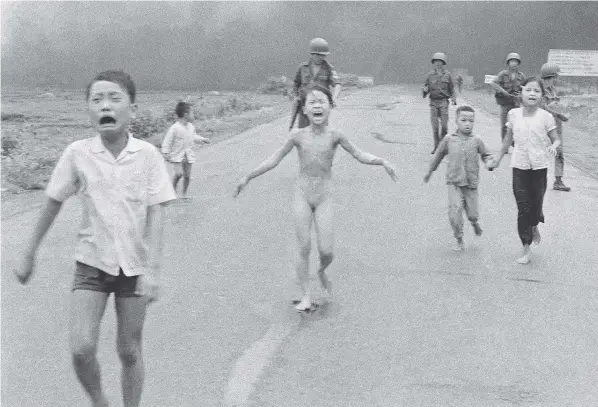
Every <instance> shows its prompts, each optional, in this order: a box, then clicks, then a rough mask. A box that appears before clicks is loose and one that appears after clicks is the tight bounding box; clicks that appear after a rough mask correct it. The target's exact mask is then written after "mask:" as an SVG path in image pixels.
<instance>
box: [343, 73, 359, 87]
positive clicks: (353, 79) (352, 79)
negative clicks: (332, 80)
mask: <svg viewBox="0 0 598 407" xmlns="http://www.w3.org/2000/svg"><path fill="white" fill-rule="evenodd" d="M338 80H339V83H340V85H341V86H342V87H343V88H348V87H352V86H353V87H358V86H359V76H357V75H355V74H352V73H339V74H338Z"/></svg>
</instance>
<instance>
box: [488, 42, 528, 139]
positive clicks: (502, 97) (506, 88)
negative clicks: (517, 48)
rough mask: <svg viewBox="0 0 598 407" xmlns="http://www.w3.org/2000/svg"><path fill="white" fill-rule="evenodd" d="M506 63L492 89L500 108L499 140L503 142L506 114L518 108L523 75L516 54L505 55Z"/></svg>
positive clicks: (505, 130) (519, 60)
mask: <svg viewBox="0 0 598 407" xmlns="http://www.w3.org/2000/svg"><path fill="white" fill-rule="evenodd" d="M506 63H507V66H508V68H507V69H505V70H502V71H500V72H499V73H498V75H497V76H496V78H495V79H494V81H493V82H492V87H493V88H494V90H495V91H496V93H495V95H494V97H495V99H496V103H498V104H499V106H500V138H501V140H503V139H504V138H505V135H506V134H507V127H506V124H507V114H508V113H509V110H511V109H513V108H515V107H519V95H520V93H521V82H523V81H524V80H525V75H524V74H523V72H521V71H520V70H519V66H520V65H521V56H520V55H519V54H518V53H516V52H511V53H510V54H509V55H507V59H506Z"/></svg>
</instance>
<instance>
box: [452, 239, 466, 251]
mask: <svg viewBox="0 0 598 407" xmlns="http://www.w3.org/2000/svg"><path fill="white" fill-rule="evenodd" d="M461 250H465V245H464V244H463V239H462V238H459V239H457V243H455V246H454V247H453V251H455V252H460V251H461Z"/></svg>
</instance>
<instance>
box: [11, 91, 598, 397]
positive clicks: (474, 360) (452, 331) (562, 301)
mask: <svg viewBox="0 0 598 407" xmlns="http://www.w3.org/2000/svg"><path fill="white" fill-rule="evenodd" d="M393 101H399V103H396V104H394V105H392V106H393V109H391V110H381V109H376V108H375V106H376V105H377V104H380V103H388V102H393ZM453 111H454V109H452V111H451V120H452V112H453ZM332 123H333V124H334V125H335V127H337V128H339V129H341V130H343V131H344V132H345V133H346V134H347V135H348V136H349V137H350V138H351V139H353V140H354V141H355V142H356V143H357V144H358V145H360V146H361V147H363V148H364V149H365V150H367V151H370V152H372V153H374V154H378V155H381V156H385V157H387V158H389V159H390V160H392V161H393V162H394V163H395V164H396V166H397V169H398V172H399V174H400V178H401V180H400V182H399V183H398V184H393V183H392V182H391V181H390V179H389V178H388V176H387V175H386V173H385V172H384V171H383V170H382V169H381V168H380V167H368V166H363V165H361V164H359V163H358V162H356V161H354V160H353V159H352V158H351V157H350V156H349V155H348V154H346V153H344V152H342V151H339V154H338V156H337V159H336V162H335V167H334V170H335V191H334V194H335V197H336V204H335V210H336V214H335V218H336V225H337V226H336V247H335V251H336V256H337V257H336V259H335V262H334V263H333V264H332V266H331V268H330V274H331V277H332V279H333V281H334V283H335V295H336V297H335V302H334V303H333V304H332V305H330V306H329V307H328V308H326V309H324V310H322V311H320V312H318V313H315V314H312V315H309V316H306V317H300V316H298V315H296V314H295V313H294V312H292V311H291V309H290V305H289V299H291V298H293V297H294V296H296V294H297V292H296V287H295V285H294V271H293V259H294V256H295V242H294V234H293V230H292V217H291V215H292V206H291V202H292V201H291V198H292V180H293V177H294V174H295V171H296V158H295V155H292V156H289V157H288V158H287V159H286V160H285V161H283V162H282V163H281V164H280V166H279V167H278V168H276V169H275V170H274V171H272V172H271V173H269V174H266V175H264V176H263V177H261V178H258V179H257V180H254V181H253V182H252V183H251V184H250V185H249V187H248V188H247V189H246V191H244V193H243V195H241V196H240V197H239V198H238V199H237V200H233V199H232V198H231V193H232V190H233V188H234V184H235V180H236V179H237V178H238V177H239V176H240V175H241V174H242V173H244V172H245V171H247V170H249V169H251V168H252V167H254V166H255V165H257V164H258V163H259V162H260V161H261V160H262V159H264V158H265V157H267V156H268V155H269V154H270V153H271V152H273V151H274V150H275V149H276V148H277V147H278V146H279V145H281V144H282V143H283V141H284V139H285V137H287V132H286V131H285V128H286V126H287V119H281V120H278V121H275V122H273V123H271V124H267V125H263V126H259V127H257V128H255V129H252V130H250V131H248V132H246V133H244V134H242V135H240V136H238V137H236V138H234V139H231V140H228V141H226V142H223V143H220V144H218V145H215V146H212V147H208V148H204V149H201V150H200V151H199V154H198V158H199V159H198V163H201V164H198V165H196V167H195V174H194V176H195V179H194V183H193V186H192V188H193V195H194V196H195V199H194V200H193V201H192V202H191V203H189V204H177V205H174V206H172V208H171V217H170V218H171V222H170V225H169V227H168V229H167V233H166V241H167V247H166V253H167V258H166V261H165V267H164V271H163V274H164V284H165V295H164V298H163V299H162V300H161V301H160V302H159V303H157V304H155V306H152V308H151V310H150V313H149V318H148V322H147V329H146V334H145V349H144V353H145V355H146V360H147V362H146V367H147V378H146V391H145V393H144V405H146V406H152V407H153V406H155V407H164V406H181V407H186V406H221V405H228V406H231V405H235V404H236V405H238V406H242V405H247V406H256V407H257V406H259V407H270V406H272V407H274V406H276V407H280V406H285V407H287V406H288V407H293V406H302V407H303V406H314V407H315V406H317V407H325V406H343V407H346V406H393V407H394V406H408V407H412V406H459V407H464V406H476V407H477V406H525V405H534V406H591V405H598V326H597V322H596V314H597V311H598V290H597V288H598V254H597V253H596V249H595V247H596V246H595V242H596V241H598V227H596V220H595V219H596V216H595V215H596V213H597V212H598V199H597V198H598V182H597V181H596V180H595V179H593V178H590V177H587V176H586V175H584V174H583V173H581V172H579V171H577V170H576V169H575V168H571V167H568V168H567V169H566V171H567V174H566V175H567V181H568V185H570V186H571V187H572V188H573V192H571V193H568V194H566V193H559V192H555V191H552V190H549V191H548V192H547V194H546V205H545V213H546V217H547V223H546V224H545V225H543V226H542V229H541V230H542V232H543V242H542V244H541V245H540V246H538V247H537V248H535V250H534V258H533V262H532V263H531V264H529V265H527V266H520V265H517V264H516V263H515V261H514V260H515V258H516V255H517V254H518V250H519V242H518V238H517V234H516V225H515V221H516V207H515V202H514V199H513V196H512V192H511V187H510V171H509V169H508V165H507V162H504V163H503V166H502V167H501V168H500V169H499V170H496V171H494V172H492V173H490V172H483V173H482V179H481V187H480V207H481V225H482V227H483V228H484V235H483V236H482V237H481V238H474V237H473V236H472V235H473V233H471V230H470V228H468V229H467V230H466V247H467V248H466V251H465V252H463V253H457V254H455V253H453V252H452V251H451V250H450V248H451V244H452V243H453V242H452V234H451V230H450V226H449V224H448V220H447V215H446V207H447V198H446V186H445V185H444V182H443V179H444V164H443V165H441V167H440V168H439V170H438V171H437V172H436V173H435V174H434V176H433V178H432V180H431V181H430V183H429V184H427V185H426V184H423V182H422V176H423V174H424V172H425V170H426V168H427V166H428V163H429V160H430V157H431V156H430V154H429V151H430V147H431V136H430V134H429V133H430V131H429V127H430V125H429V121H428V108H427V105H426V103H425V101H424V100H423V99H421V97H420V96H419V94H418V92H417V90H416V89H413V88H407V87H377V88H374V89H371V90H367V91H364V92H360V93H358V94H353V95H350V96H347V97H346V98H344V99H343V100H342V102H341V103H340V106H339V109H338V110H336V111H335V112H334V114H333V117H332ZM497 125H498V121H497V119H496V118H494V117H492V116H490V115H487V114H484V113H483V112H480V113H478V115H477V123H476V133H478V134H480V135H481V137H482V138H483V139H484V140H485V141H486V143H487V145H488V146H489V147H490V148H491V149H493V150H497V149H498V147H499V146H498V140H497V137H496V134H497V131H496V127H497ZM453 127H454V126H453V125H452V123H451V129H452V128H453ZM373 131H377V132H380V133H383V134H385V135H386V136H387V137H389V138H393V139H395V140H398V141H400V143H397V144H385V143H381V142H380V141H378V140H376V139H374V138H373V137H371V135H370V133H371V132H373ZM551 170H552V169H551ZM551 174H552V173H551V172H550V173H549V175H551ZM36 216H37V213H35V212H33V213H32V212H27V213H23V214H18V215H15V216H12V217H10V218H6V219H3V222H2V237H3V239H2V270H3V273H2V280H1V282H2V405H3V406H6V407H12V406H61V407H63V406H64V407H71V406H73V407H74V406H84V405H86V404H85V403H86V399H85V396H84V395H83V392H82V390H80V389H79V387H78V384H77V383H76V380H75V377H74V374H73V372H72V370H71V366H70V357H69V354H68V345H67V328H68V327H67V321H68V319H67V315H68V314H67V311H68V292H69V286H70V283H71V278H72V272H73V264H72V261H71V256H72V247H73V245H74V242H75V227H76V223H77V222H78V219H79V208H78V202H77V201H76V200H72V201H70V202H68V203H67V204H66V205H65V208H64V210H63V212H62V213H61V215H60V217H59V219H58V220H57V222H56V224H55V226H54V227H53V228H52V230H51V232H50V233H49V235H48V238H47V240H46V241H45V244H44V246H43V248H42V249H41V252H40V256H39V267H38V274H37V275H36V276H34V279H33V280H32V283H31V284H30V285H29V286H27V287H25V288H24V287H21V286H18V285H17V283H16V282H15V281H14V280H13V278H12V276H11V274H10V269H11V268H12V267H13V265H14V264H15V262H16V261H17V259H18V253H20V251H21V249H22V247H23V244H24V242H25V237H26V236H27V235H28V234H29V233H30V231H31V228H32V226H33V221H34V219H35V217H36ZM314 265H315V259H314ZM314 284H315V281H314ZM114 347H115V329H114V308H113V306H111V307H109V309H108V310H107V315H106V319H105V322H104V324H103V326H102V334H101V340H100V360H101V363H102V368H103V376H104V384H105V387H106V388H107V390H108V392H109V394H110V398H111V401H112V403H113V405H115V406H119V405H120V404H119V403H120V401H119V387H120V385H119V364H118V360H117V357H116V355H115V351H114Z"/></svg>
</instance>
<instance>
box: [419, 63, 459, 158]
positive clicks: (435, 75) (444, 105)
mask: <svg viewBox="0 0 598 407" xmlns="http://www.w3.org/2000/svg"><path fill="white" fill-rule="evenodd" d="M432 64H434V69H433V70H432V71H430V72H429V73H428V77H427V78H426V82H425V84H424V87H423V89H422V95H423V97H424V98H425V97H426V96H427V95H430V120H431V122H432V133H433V134H432V137H433V140H434V149H433V150H432V154H434V153H435V152H436V148H437V147H438V144H440V140H441V139H442V138H443V137H444V136H445V135H446V134H447V133H448V107H449V99H451V100H452V101H453V104H454V105H456V104H457V97H456V96H455V90H454V87H453V79H452V78H451V73H450V72H449V71H447V70H446V69H445V65H446V55H444V54H443V53H442V52H437V53H435V54H434V55H432ZM439 120H440V126H439V123H438V121H439ZM439 127H440V133H439V132H438V131H439Z"/></svg>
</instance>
